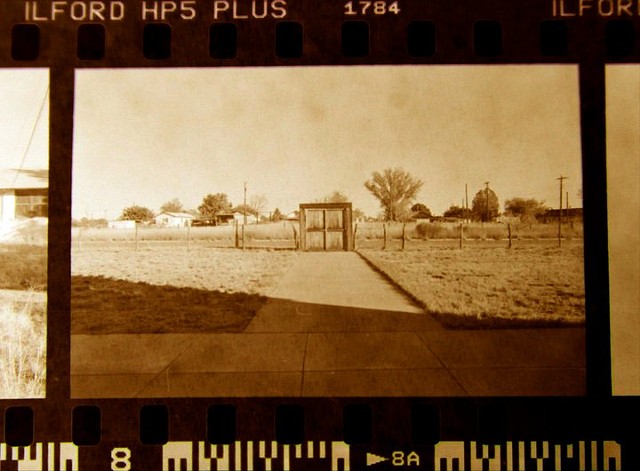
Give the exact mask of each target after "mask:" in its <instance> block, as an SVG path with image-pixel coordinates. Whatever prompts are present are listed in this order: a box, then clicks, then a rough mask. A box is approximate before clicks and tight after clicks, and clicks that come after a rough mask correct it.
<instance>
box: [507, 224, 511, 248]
mask: <svg viewBox="0 0 640 471" xmlns="http://www.w3.org/2000/svg"><path fill="white" fill-rule="evenodd" d="M507 230H508V231H509V248H511V223H508V224H507Z"/></svg>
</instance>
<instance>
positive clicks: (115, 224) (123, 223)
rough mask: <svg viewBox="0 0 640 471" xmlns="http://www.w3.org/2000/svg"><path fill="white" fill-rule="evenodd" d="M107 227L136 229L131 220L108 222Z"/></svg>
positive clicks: (134, 223)
mask: <svg viewBox="0 0 640 471" xmlns="http://www.w3.org/2000/svg"><path fill="white" fill-rule="evenodd" d="M108 227H109V229H135V228H136V222H135V221H133V220H124V221H121V220H116V221H109V223H108Z"/></svg>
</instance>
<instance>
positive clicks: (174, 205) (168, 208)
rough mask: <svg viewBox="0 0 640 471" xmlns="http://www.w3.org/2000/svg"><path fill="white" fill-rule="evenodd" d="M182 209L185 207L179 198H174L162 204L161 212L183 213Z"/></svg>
mask: <svg viewBox="0 0 640 471" xmlns="http://www.w3.org/2000/svg"><path fill="white" fill-rule="evenodd" d="M182 211H184V207H183V206H182V203H181V202H180V200H179V199H178V198H173V199H172V200H171V201H167V202H166V203H165V204H163V205H162V206H160V212H161V213H181V212H182Z"/></svg>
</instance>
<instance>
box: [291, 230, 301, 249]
mask: <svg viewBox="0 0 640 471" xmlns="http://www.w3.org/2000/svg"><path fill="white" fill-rule="evenodd" d="M291 229H293V243H294V244H295V246H296V250H298V249H299V248H300V246H299V245H298V231H296V226H291Z"/></svg>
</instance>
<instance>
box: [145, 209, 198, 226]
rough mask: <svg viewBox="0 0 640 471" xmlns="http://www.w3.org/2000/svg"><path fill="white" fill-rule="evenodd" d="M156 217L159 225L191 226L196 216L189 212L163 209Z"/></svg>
mask: <svg viewBox="0 0 640 471" xmlns="http://www.w3.org/2000/svg"><path fill="white" fill-rule="evenodd" d="M154 219H155V221H156V225H157V226H164V227H188V226H191V224H192V223H193V220H194V219H195V218H194V216H193V215H192V214H189V213H182V212H169V211H163V212H161V213H160V214H158V215H157V216H156V217H155V218H154Z"/></svg>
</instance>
